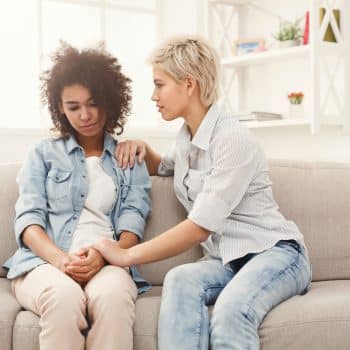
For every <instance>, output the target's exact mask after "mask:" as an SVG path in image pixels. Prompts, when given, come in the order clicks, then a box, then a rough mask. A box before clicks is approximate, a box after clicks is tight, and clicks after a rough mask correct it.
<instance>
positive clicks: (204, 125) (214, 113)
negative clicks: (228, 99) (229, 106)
mask: <svg viewBox="0 0 350 350" xmlns="http://www.w3.org/2000/svg"><path fill="white" fill-rule="evenodd" d="M219 114H220V113H219V108H218V106H217V105H216V104H213V105H211V107H210V108H209V110H208V112H207V114H206V115H205V116H204V118H203V120H202V122H201V123H200V125H199V128H198V130H197V132H196V134H195V135H194V137H193V139H192V141H191V133H190V131H189V129H188V126H187V124H186V123H184V124H183V125H182V127H181V129H180V131H179V134H178V137H177V141H178V142H180V143H184V144H188V143H191V144H192V145H194V146H196V147H198V148H200V149H202V150H204V151H206V150H208V148H209V142H210V139H211V136H212V134H213V131H214V127H215V124H216V122H217V120H218V118H219Z"/></svg>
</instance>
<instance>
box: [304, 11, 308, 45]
mask: <svg viewBox="0 0 350 350" xmlns="http://www.w3.org/2000/svg"><path fill="white" fill-rule="evenodd" d="M309 35H310V12H309V11H306V15H305V27H304V36H303V44H304V45H307V44H308V43H309Z"/></svg>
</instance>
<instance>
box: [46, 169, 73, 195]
mask: <svg viewBox="0 0 350 350" xmlns="http://www.w3.org/2000/svg"><path fill="white" fill-rule="evenodd" d="M71 174H72V172H71V171H68V170H61V169H57V168H52V169H50V171H49V173H48V174H47V181H46V193H47V197H48V198H49V199H51V200H59V199H63V198H65V197H67V196H68V193H69V184H70V181H69V179H70V177H71Z"/></svg>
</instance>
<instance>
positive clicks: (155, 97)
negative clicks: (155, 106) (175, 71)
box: [151, 89, 159, 102]
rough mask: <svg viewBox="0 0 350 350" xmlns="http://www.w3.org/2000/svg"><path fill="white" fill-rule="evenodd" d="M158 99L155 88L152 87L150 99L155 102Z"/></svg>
mask: <svg viewBox="0 0 350 350" xmlns="http://www.w3.org/2000/svg"><path fill="white" fill-rule="evenodd" d="M158 99H159V98H158V96H157V93H156V90H155V89H154V90H153V94H152V96H151V100H152V101H155V102H157V101H158Z"/></svg>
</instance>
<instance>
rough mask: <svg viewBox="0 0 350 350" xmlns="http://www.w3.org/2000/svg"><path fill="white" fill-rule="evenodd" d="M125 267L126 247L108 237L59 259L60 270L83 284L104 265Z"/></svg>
mask: <svg viewBox="0 0 350 350" xmlns="http://www.w3.org/2000/svg"><path fill="white" fill-rule="evenodd" d="M106 263H109V264H111V265H115V266H120V267H125V266H130V265H131V264H130V256H129V250H128V249H122V248H120V247H119V244H118V242H116V241H114V240H110V239H105V238H103V239H100V240H99V241H98V242H97V243H95V244H93V245H92V246H89V247H85V248H82V249H80V250H79V251H77V252H75V253H69V254H66V255H65V256H64V258H63V259H61V261H60V266H59V268H60V270H61V271H63V272H64V273H65V274H67V275H68V276H70V277H71V278H73V279H74V280H75V281H76V282H78V283H79V284H81V285H85V284H86V283H87V282H89V281H90V279H91V278H92V277H94V276H95V275H96V274H97V273H98V272H99V271H100V270H101V269H102V268H103V267H104V266H105V265H106Z"/></svg>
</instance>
